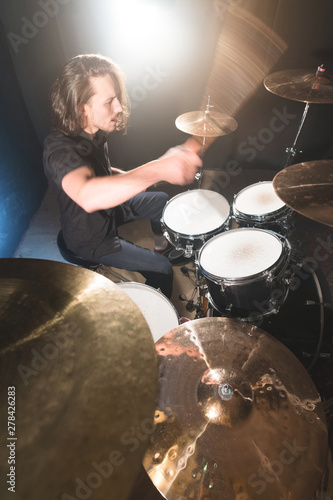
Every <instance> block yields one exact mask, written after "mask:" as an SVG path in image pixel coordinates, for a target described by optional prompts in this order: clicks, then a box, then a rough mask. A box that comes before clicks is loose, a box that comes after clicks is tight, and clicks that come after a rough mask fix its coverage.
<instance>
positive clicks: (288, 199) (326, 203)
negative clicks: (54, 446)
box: [273, 160, 333, 227]
mask: <svg viewBox="0 0 333 500" xmlns="http://www.w3.org/2000/svg"><path fill="white" fill-rule="evenodd" d="M273 188H274V191H275V192H276V194H277V195H278V196H279V198H280V199H281V200H282V201H283V202H284V203H285V204H286V205H288V206H289V207H290V208H292V209H293V210H295V211H296V212H298V213H300V214H301V215H304V216H305V217H308V218H310V219H312V220H314V221H316V222H320V223H322V224H326V225H327V226H331V227H333V160H318V161H308V162H303V163H298V164H295V165H291V166H290V167H287V168H285V169H284V170H281V171H280V172H279V173H278V174H276V176H275V177H274V179H273Z"/></svg>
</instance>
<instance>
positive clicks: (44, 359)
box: [0, 259, 158, 500]
mask: <svg viewBox="0 0 333 500" xmlns="http://www.w3.org/2000/svg"><path fill="white" fill-rule="evenodd" d="M157 374H158V371H157V357H156V352H155V347H154V342H153V339H152V336H151V333H150V330H149V328H148V325H147V323H146V321H145V319H144V317H143V315H142V313H141V312H140V310H139V309H138V307H137V306H136V305H135V304H134V302H132V301H131V300H130V299H129V297H128V295H127V294H125V293H124V292H123V291H122V290H120V289H119V287H117V285H115V284H114V283H112V282H111V281H110V280H108V279H107V278H105V277H103V276H101V275H99V274H97V273H94V272H92V271H88V270H86V269H81V268H79V267H76V266H72V265H69V264H63V263H60V262H50V261H46V260H34V259H0V375H1V381H2V392H1V401H0V407H1V415H2V426H3V428H2V429H1V430H2V432H1V436H2V443H1V444H2V446H1V447H0V470H1V476H2V477H3V478H6V477H8V480H9V476H6V475H7V474H9V473H10V472H11V473H12V477H13V482H14V484H15V483H16V485H15V493H16V496H17V498H19V499H23V498H31V499H32V498H33V499H34V500H45V499H46V498H47V499H48V500H56V499H57V500H58V499H59V498H64V499H71V498H90V497H91V498H94V499H95V498H96V499H105V498H111V497H112V498H117V499H119V498H120V499H122V500H125V499H126V498H127V496H128V494H129V492H130V489H131V486H132V484H133V483H134V481H135V479H136V476H137V474H138V473H139V472H140V468H141V462H142V456H143V454H144V451H145V449H146V447H147V442H146V441H147V436H148V435H149V434H150V433H151V431H152V422H153V416H154V410H155V405H156V397H157V390H158V375H157ZM7 388H8V395H7ZM8 408H9V409H8ZM7 414H8V416H9V417H10V418H9V420H8V429H7V418H6V417H5V416H7ZM11 424H13V425H11ZM138 436H139V437H138ZM9 444H11V447H12V448H11V449H10V448H8V447H7V446H8V445H9ZM8 457H10V458H13V460H14V462H12V464H13V465H12V467H15V469H12V470H11V469H10V465H9V462H8ZM13 472H14V474H13ZM8 487H10V484H8V483H7V484H6V481H2V482H1V486H0V492H1V493H2V495H1V494H0V496H1V498H7V497H9V495H8V491H7V488H8ZM14 496H15V495H14Z"/></svg>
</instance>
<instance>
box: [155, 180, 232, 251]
mask: <svg viewBox="0 0 333 500" xmlns="http://www.w3.org/2000/svg"><path fill="white" fill-rule="evenodd" d="M230 211H231V209H230V205H229V203H228V201H227V200H226V198H225V197H224V196H222V195H221V194H219V193H217V192H215V191H210V190H207V189H193V190H189V191H185V192H183V193H180V194H178V195H176V196H174V197H173V198H172V199H171V200H169V201H168V202H167V203H166V205H165V207H164V209H163V213H162V217H161V225H162V228H163V234H164V236H165V237H166V238H167V239H168V241H169V242H170V243H171V244H172V245H174V246H175V248H176V249H177V250H183V253H184V258H191V257H194V255H195V252H196V251H197V250H199V249H200V248H201V247H202V245H203V244H204V242H205V241H207V240H208V239H209V238H211V237H212V236H214V235H215V234H217V233H219V232H221V231H224V230H226V229H227V228H228V227H229V224H230Z"/></svg>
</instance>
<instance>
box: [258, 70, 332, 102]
mask: <svg viewBox="0 0 333 500" xmlns="http://www.w3.org/2000/svg"><path fill="white" fill-rule="evenodd" d="M317 72H318V71H317ZM264 86H265V87H266V89H267V90H269V91H270V92H272V93H273V94H276V95H278V96H280V97H284V98H286V99H290V100H292V101H299V102H308V103H317V104H331V103H333V82H332V79H331V78H329V77H328V76H323V75H322V74H321V73H320V72H319V74H317V73H311V72H310V71H308V70H286V71H277V72H276V73H272V74H271V75H268V76H266V78H265V79H264Z"/></svg>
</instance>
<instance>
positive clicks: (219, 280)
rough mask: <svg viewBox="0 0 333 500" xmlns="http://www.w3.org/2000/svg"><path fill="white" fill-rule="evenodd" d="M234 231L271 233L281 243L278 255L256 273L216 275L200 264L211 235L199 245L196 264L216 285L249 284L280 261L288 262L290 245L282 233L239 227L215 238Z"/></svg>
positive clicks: (274, 267) (276, 265) (265, 273)
mask: <svg viewBox="0 0 333 500" xmlns="http://www.w3.org/2000/svg"><path fill="white" fill-rule="evenodd" d="M236 231H237V232H240V231H251V232H253V231H261V232H263V233H268V234H270V235H272V236H273V237H275V239H277V240H278V241H279V243H280V244H281V253H280V256H279V258H278V259H277V260H276V261H275V262H273V263H272V264H271V266H269V267H267V268H266V269H264V270H262V271H260V272H258V273H255V274H249V275H247V276H240V277H239V278H233V277H231V276H217V275H216V274H212V273H210V272H209V271H207V270H206V269H205V268H204V267H203V266H202V264H201V256H202V253H203V251H204V250H205V248H206V247H207V246H208V244H209V243H211V242H212V240H213V239H214V237H213V238H211V239H210V240H209V241H207V242H206V243H205V244H204V245H203V246H202V247H201V249H200V251H199V254H198V266H199V269H200V271H201V273H202V274H203V276H205V277H206V278H209V279H210V280H211V281H213V282H214V283H215V284H217V285H222V284H223V285H232V284H234V283H238V284H243V283H246V284H249V283H251V282H252V281H257V280H258V279H259V278H262V277H264V276H265V275H267V274H269V273H270V272H271V271H272V270H273V269H276V268H277V267H278V265H279V264H280V263H284V265H283V266H282V267H285V265H286V264H287V263H288V262H289V260H290V253H291V247H290V244H289V242H288V240H287V238H285V237H284V236H283V235H281V234H279V233H276V232H275V231H271V230H269V229H262V228H257V227H241V228H236V229H231V230H230V231H226V232H224V233H221V234H217V235H216V236H215V238H220V237H222V236H224V235H228V234H230V233H233V232H236ZM286 249H287V250H288V252H287V254H286V251H285V250H286ZM285 254H286V255H285Z"/></svg>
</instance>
